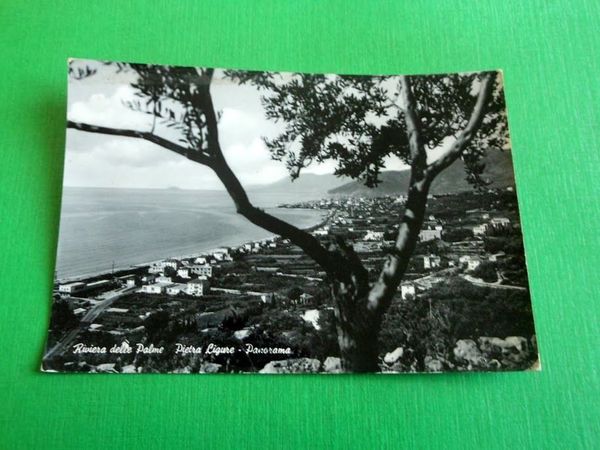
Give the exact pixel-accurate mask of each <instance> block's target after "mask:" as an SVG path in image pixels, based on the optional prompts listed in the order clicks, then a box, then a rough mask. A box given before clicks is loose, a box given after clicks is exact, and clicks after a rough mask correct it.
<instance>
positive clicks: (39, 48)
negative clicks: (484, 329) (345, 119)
mask: <svg viewBox="0 0 600 450" xmlns="http://www.w3.org/2000/svg"><path fill="white" fill-rule="evenodd" d="M402 3H406V5H403V4H402ZM599 22H600V3H599V2H598V1H597V0H588V1H579V2H567V1H564V2H554V1H529V2H523V1H510V2H508V1H498V0H492V1H478V2H463V3H461V4H458V3H456V4H451V3H449V2H441V1H417V2H400V1H394V2H392V1H389V2H383V1H380V2H377V1H373V0H364V1H355V2H350V1H336V2H333V1H330V2H326V1H323V2H318V1H301V0H290V1H275V0H274V1H255V2H243V1H237V2H234V1H218V2H217V1H197V0H196V1H192V0H189V1H182V0H177V1H167V0H163V1H124V0H121V1H110V2H100V1H98V2H85V1H72V2H66V1H46V2H42V1H29V2H28V1H17V0H12V1H10V0H4V1H3V2H1V4H0V57H1V59H0V61H1V64H2V69H3V70H2V79H1V83H0V98H1V99H2V100H1V101H0V124H1V131H0V151H1V152H2V153H1V155H2V163H1V164H0V182H1V187H0V227H1V228H0V236H1V243H0V261H1V262H2V265H1V267H2V272H1V274H0V292H1V293H2V294H1V303H0V352H1V353H0V448H2V449H17V448H27V449H29V448H81V449H83V448H86V449H87V448H145V449H150V448H165V447H169V446H172V447H173V448H176V447H205V448H238V449H239V448H263V449H264V448H309V447H310V448H319V447H321V448H344V449H345V448H350V447H361V448H365V449H372V448H382V447H383V448H395V447H409V448H452V447H455V448H473V449H480V448H565V449H576V448H593V447H596V448H598V446H600V442H599V441H598V440H599V438H598V435H599V434H600V433H599V422H600V421H599V417H598V416H599V414H598V412H599V401H598V400H599V383H598V371H599V364H598V362H599V361H600V351H599V345H598V344H599V339H598V338H599V331H598V324H599V323H600V321H599V317H598V316H599V312H600V295H599V294H600V283H598V281H599V269H598V268H599V267H600V238H599V236H600V233H599V226H598V225H599V223H600V201H599V199H600V149H599V144H598V141H599V136H598V126H599V125H600V114H599V111H600V81H599V80H600V57H599V51H598V48H599V44H600V38H599V36H600V33H598V23H599ZM69 56H73V57H82V58H96V59H110V60H125V61H138V62H155V63H168V64H181V65H202V66H217V67H233V68H248V69H270V70H302V71H325V72H346V73H366V74H368V73H426V72H453V71H464V70H479V69H494V68H502V69H504V71H505V81H506V94H507V101H508V107H509V114H510V116H509V119H510V126H511V131H512V140H513V153H514V158H515V169H516V175H517V181H518V193H519V197H520V204H521V211H522V222H523V228H524V231H525V244H526V249H527V252H528V255H527V256H528V265H529V270H530V277H531V287H532V294H533V303H534V310H535V315H536V322H537V328H538V339H539V344H540V350H541V355H542V363H543V371H542V372H540V373H505V374H450V375H436V376H433V375H415V376H337V377H336V376H287V377H286V376H268V377H261V376H231V375H226V376H174V375H140V376H110V375H108V376H106V375H96V376H89V375H87V376H86V375H53V374H41V373H38V372H37V367H38V366H39V361H40V355H41V351H42V347H43V344H44V339H45V335H46V326H47V323H48V313H49V295H50V290H51V283H52V268H53V265H54V252H55V248H56V238H57V227H58V218H59V209H60V193H61V178H62V164H63V152H64V150H63V146H64V135H65V132H64V124H65V119H64V117H65V102H66V98H65V94H66V59H67V57H69Z"/></svg>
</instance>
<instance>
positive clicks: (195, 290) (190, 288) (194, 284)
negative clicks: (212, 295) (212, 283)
mask: <svg viewBox="0 0 600 450" xmlns="http://www.w3.org/2000/svg"><path fill="white" fill-rule="evenodd" d="M208 286H209V285H208V280H207V279H206V278H196V279H194V280H192V281H189V282H188V283H187V285H186V289H185V293H186V294H188V295H192V296H194V297H202V296H203V295H204V294H206V292H207V291H208Z"/></svg>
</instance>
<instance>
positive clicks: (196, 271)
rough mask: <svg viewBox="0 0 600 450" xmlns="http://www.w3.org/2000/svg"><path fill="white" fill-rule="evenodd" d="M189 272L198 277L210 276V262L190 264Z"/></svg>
mask: <svg viewBox="0 0 600 450" xmlns="http://www.w3.org/2000/svg"><path fill="white" fill-rule="evenodd" d="M190 273H191V274H192V275H198V276H200V277H212V273H213V272H212V266H211V265H210V264H194V265H193V266H190Z"/></svg>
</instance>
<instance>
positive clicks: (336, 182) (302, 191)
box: [248, 173, 351, 198]
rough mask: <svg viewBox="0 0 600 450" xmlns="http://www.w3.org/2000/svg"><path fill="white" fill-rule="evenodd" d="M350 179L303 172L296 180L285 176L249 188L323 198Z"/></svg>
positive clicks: (255, 190)
mask: <svg viewBox="0 0 600 450" xmlns="http://www.w3.org/2000/svg"><path fill="white" fill-rule="evenodd" d="M350 181H351V179H350V178H348V177H336V176H335V175H333V174H324V175H316V174H314V173H302V174H301V175H300V176H299V177H298V178H297V179H296V180H294V181H292V180H291V179H290V177H285V178H282V179H280V180H278V181H275V182H274V183H271V184H268V185H264V186H250V187H249V188H248V190H249V191H254V192H261V191H262V192H264V191H269V192H274V193H278V192H285V193H286V194H298V195H311V196H315V198H321V197H325V196H327V192H328V191H330V190H333V189H335V188H339V187H340V186H342V185H345V184H346V183H349V182H350Z"/></svg>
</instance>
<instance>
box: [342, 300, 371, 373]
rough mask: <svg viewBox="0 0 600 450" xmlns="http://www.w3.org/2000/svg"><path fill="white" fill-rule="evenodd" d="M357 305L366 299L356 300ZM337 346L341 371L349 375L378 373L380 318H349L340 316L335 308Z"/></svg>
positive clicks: (359, 316)
mask: <svg viewBox="0 0 600 450" xmlns="http://www.w3.org/2000/svg"><path fill="white" fill-rule="evenodd" d="M356 301H357V303H362V302H364V301H366V298H363V299H356ZM335 310H336V316H338V315H339V316H340V317H339V318H338V320H337V324H336V325H337V335H338V345H339V346H340V359H341V364H342V370H343V371H344V372H350V373H369V372H371V373H372V372H379V359H378V358H379V345H378V336H379V331H380V329H381V316H380V317H370V318H368V317H364V316H363V317H361V315H360V313H359V312H358V315H357V316H355V317H353V318H349V317H345V316H344V315H343V314H340V313H339V312H338V311H339V308H338V307H337V306H336V307H335Z"/></svg>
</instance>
